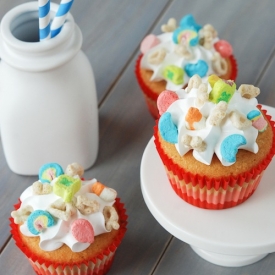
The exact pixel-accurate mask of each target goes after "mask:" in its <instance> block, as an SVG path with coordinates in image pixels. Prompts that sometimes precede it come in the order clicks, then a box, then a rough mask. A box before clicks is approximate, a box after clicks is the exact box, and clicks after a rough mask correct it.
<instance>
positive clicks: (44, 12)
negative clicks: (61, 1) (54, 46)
mask: <svg viewBox="0 0 275 275" xmlns="http://www.w3.org/2000/svg"><path fill="white" fill-rule="evenodd" d="M50 5H51V1H50V0H38V16H39V38H40V41H42V40H47V39H49V38H50V37H51V36H50V33H51V27H50V21H51V17H50Z"/></svg>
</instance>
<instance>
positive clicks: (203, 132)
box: [158, 75, 266, 166]
mask: <svg viewBox="0 0 275 275" xmlns="http://www.w3.org/2000/svg"><path fill="white" fill-rule="evenodd" d="M193 78H195V79H196V81H197V82H196V83H197V84H196V85H193V87H187V88H186V89H180V90H178V91H176V92H175V93H176V94H177V96H178V98H179V99H178V100H176V101H173V103H171V105H170V106H169V107H168V108H167V110H166V112H165V113H163V115H162V116H163V117H165V119H163V118H162V116H161V117H160V119H159V123H158V128H159V131H160V134H161V136H162V138H163V139H165V140H166V141H167V142H170V143H174V144H175V146H176V149H177V151H178V152H179V154H180V155H181V156H183V155H185V154H186V153H187V152H188V151H190V150H193V156H194V158H195V159H196V160H198V161H200V162H202V163H204V164H206V165H210V164H211V161H212V157H213V154H214V153H215V154H216V155H217V157H218V158H219V160H220V161H221V163H222V164H223V165H224V166H229V165H232V164H233V163H234V162H235V161H236V158H235V156H236V154H237V151H238V149H245V150H248V151H250V152H253V153H257V152H258V145H257V143H256V139H257V136H258V132H259V131H263V128H264V126H263V124H265V127H266V121H265V120H264V118H263V116H262V114H261V112H260V111H259V109H258V108H257V104H258V101H257V99H256V98H255V96H254V95H258V94H259V91H258V88H256V87H254V86H252V85H247V86H245V87H243V85H242V86H241V90H243V89H244V88H246V89H248V90H249V91H250V95H251V96H243V94H242V92H241V91H240V89H239V90H236V89H235V87H236V85H235V83H234V82H233V81H226V80H222V79H220V78H219V77H217V76H215V75H211V76H209V78H208V82H203V80H201V79H200V78H199V77H198V76H197V75H196V76H193ZM192 83H194V80H192V79H191V80H190V84H192ZM190 86H191V85H190ZM255 89H257V93H255V92H254V91H255ZM248 93H249V92H248ZM202 99H203V100H202ZM168 114H169V115H168ZM254 114H257V115H254ZM254 119H256V120H258V121H262V120H263V121H264V122H265V123H264V122H261V126H259V127H258V125H257V123H255V121H254ZM171 125H172V126H171ZM171 129H173V132H171ZM167 131H169V135H167ZM171 133H172V134H173V135H172V134H171ZM171 135H172V136H173V139H171ZM168 136H169V137H170V138H167V137H168Z"/></svg>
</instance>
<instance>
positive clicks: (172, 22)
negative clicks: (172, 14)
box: [161, 18, 177, 32]
mask: <svg viewBox="0 0 275 275" xmlns="http://www.w3.org/2000/svg"><path fill="white" fill-rule="evenodd" d="M176 28H177V21H176V19H175V18H170V19H169V20H168V22H167V24H164V25H162V26H161V30H162V31H163V32H173V31H174V30H175V29H176Z"/></svg>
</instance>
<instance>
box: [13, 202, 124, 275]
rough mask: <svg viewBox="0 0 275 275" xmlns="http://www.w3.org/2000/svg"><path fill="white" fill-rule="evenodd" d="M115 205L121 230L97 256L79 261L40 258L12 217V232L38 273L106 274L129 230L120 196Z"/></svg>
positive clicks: (43, 274) (15, 206) (61, 274)
mask: <svg viewBox="0 0 275 275" xmlns="http://www.w3.org/2000/svg"><path fill="white" fill-rule="evenodd" d="M20 205H21V202H20V201H19V203H17V204H16V205H14V208H15V210H16V209H18V208H19V207H20ZM114 206H115V207H116V210H117V213H118V215H119V224H120V228H119V229H118V231H119V232H118V234H117V236H116V237H115V238H114V241H113V243H112V244H110V245H109V246H108V247H106V248H105V249H104V250H103V251H101V252H100V253H99V254H98V255H97V256H95V257H92V258H90V259H87V260H85V261H82V262H79V263H74V264H70V263H66V264H61V263H53V262H51V261H49V260H45V259H42V258H39V257H38V256H37V255H35V254H34V253H33V252H32V251H30V250H29V248H28V247H26V246H25V245H24V243H23V241H22V239H21V237H20V234H21V233H20V226H19V225H18V224H15V223H14V221H13V218H10V227H11V234H12V237H13V239H14V241H15V243H16V245H17V247H18V248H19V249H20V250H21V251H22V252H23V253H24V254H25V255H26V257H27V258H28V260H29V262H30V264H31V265H32V267H33V269H34V271H35V272H36V274H38V275H104V274H106V273H107V272H108V270H109V269H110V267H111V265H112V262H113V260H114V256H115V252H116V250H117V248H118V247H119V245H120V243H121V241H122V239H123V237H124V235H125V233H126V230H127V228H126V226H127V219H128V216H127V215H126V210H125V208H124V204H123V203H121V201H120V199H119V198H117V199H116V201H115V203H114Z"/></svg>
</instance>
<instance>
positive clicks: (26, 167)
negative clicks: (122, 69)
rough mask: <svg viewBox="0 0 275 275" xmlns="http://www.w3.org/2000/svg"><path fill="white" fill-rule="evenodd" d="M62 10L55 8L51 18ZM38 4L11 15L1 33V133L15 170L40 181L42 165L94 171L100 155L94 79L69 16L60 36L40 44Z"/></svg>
mask: <svg viewBox="0 0 275 275" xmlns="http://www.w3.org/2000/svg"><path fill="white" fill-rule="evenodd" d="M57 8H58V5H56V4H53V3H52V4H51V17H53V16H54V14H55V12H56V10H57ZM38 34H39V25H38V3H37V1H36V2H28V3H25V4H22V5H19V6H17V7H15V8H14V9H12V10H10V11H9V12H8V13H7V14H6V15H5V16H4V17H3V19H2V21H1V32H0V58H1V61H0V129H1V139H2V145H3V149H4V154H5V157H6V160H7V163H8V165H9V167H10V169H11V170H12V171H13V172H15V173H17V174H22V175H35V174H38V170H39V168H40V167H41V165H43V164H45V163H48V162H57V163H59V164H60V165H61V166H62V167H63V168H64V169H65V168H66V166H67V165H68V164H70V163H72V162H78V163H79V164H81V165H82V166H83V167H84V169H87V168H89V167H91V166H92V165H93V163H94V162H95V160H96V156H97V152H98V109H97V96H96V88H95V81H94V74H93V71H92V68H91V66H90V63H89V61H88V59H87V57H86V56H85V55H84V53H83V52H82V51H81V45H82V34H81V31H80V29H79V28H78V26H77V25H76V24H75V23H74V19H73V17H72V15H71V14H70V13H69V14H68V16H67V20H66V22H65V24H64V26H63V28H62V30H61V32H60V33H59V34H58V35H57V36H56V37H54V38H52V39H49V40H46V41H42V42H39V37H38Z"/></svg>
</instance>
